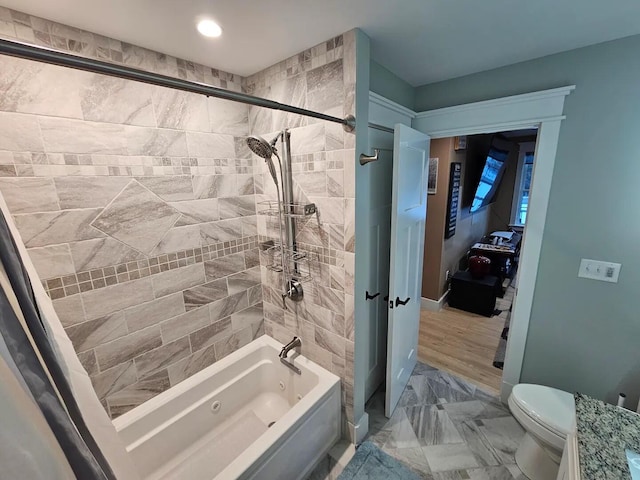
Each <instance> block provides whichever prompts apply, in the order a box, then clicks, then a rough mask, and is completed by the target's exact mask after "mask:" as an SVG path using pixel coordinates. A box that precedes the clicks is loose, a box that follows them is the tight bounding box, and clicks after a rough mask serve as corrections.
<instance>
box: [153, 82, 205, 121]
mask: <svg viewBox="0 0 640 480" xmlns="http://www.w3.org/2000/svg"><path fill="white" fill-rule="evenodd" d="M153 106H154V110H155V112H156V116H157V118H158V126H159V127H163V128H173V129H178V130H189V131H199V132H208V131H209V113H208V111H207V97H204V96H202V95H198V94H195V93H189V92H181V91H179V90H173V89H170V88H162V87H158V88H155V89H154V90H153Z"/></svg>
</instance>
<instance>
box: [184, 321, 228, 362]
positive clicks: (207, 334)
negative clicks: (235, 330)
mask: <svg viewBox="0 0 640 480" xmlns="http://www.w3.org/2000/svg"><path fill="white" fill-rule="evenodd" d="M231 333H232V327H231V318H230V317H227V318H223V319H222V320H218V321H217V322H214V323H212V324H211V325H208V326H206V327H204V328H201V329H200V330H198V331H196V332H194V333H192V334H191V335H190V337H189V339H190V341H191V348H192V349H193V350H194V351H195V350H200V349H202V348H205V347H208V346H210V345H213V344H214V343H216V342H217V341H219V340H221V339H223V338H225V337H227V336H228V335H230V334H231ZM216 358H217V357H216Z"/></svg>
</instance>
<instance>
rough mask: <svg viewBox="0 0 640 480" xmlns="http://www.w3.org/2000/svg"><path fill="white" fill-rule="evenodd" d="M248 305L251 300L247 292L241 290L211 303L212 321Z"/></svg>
mask: <svg viewBox="0 0 640 480" xmlns="http://www.w3.org/2000/svg"><path fill="white" fill-rule="evenodd" d="M248 307H249V302H248V300H247V294H246V292H240V293H235V294H233V295H230V296H228V297H227V298H223V299H222V300H218V301H217V302H213V303H210V304H209V314H210V315H211V321H213V322H216V321H218V320H220V319H222V318H225V317H228V316H229V315H231V314H233V313H236V312H239V311H240V310H244V309H245V308H248Z"/></svg>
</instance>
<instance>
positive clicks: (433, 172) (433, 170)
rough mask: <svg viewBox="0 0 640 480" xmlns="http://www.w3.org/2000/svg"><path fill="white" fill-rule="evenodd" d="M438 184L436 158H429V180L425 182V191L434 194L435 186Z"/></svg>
mask: <svg viewBox="0 0 640 480" xmlns="http://www.w3.org/2000/svg"><path fill="white" fill-rule="evenodd" d="M437 186H438V159H437V158H430V159H429V182H428V183H427V193H428V194H429V195H435V194H436V187H437Z"/></svg>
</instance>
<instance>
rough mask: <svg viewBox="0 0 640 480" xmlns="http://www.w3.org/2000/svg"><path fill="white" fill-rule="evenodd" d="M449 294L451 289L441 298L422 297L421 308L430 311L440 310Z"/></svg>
mask: <svg viewBox="0 0 640 480" xmlns="http://www.w3.org/2000/svg"><path fill="white" fill-rule="evenodd" d="M448 296H449V290H447V291H446V292H444V295H442V296H441V297H440V300H431V299H430V298H426V297H422V298H420V308H421V309H422V310H427V311H428V312H439V311H440V310H442V308H443V307H444V304H445V302H446V301H447V297H448Z"/></svg>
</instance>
